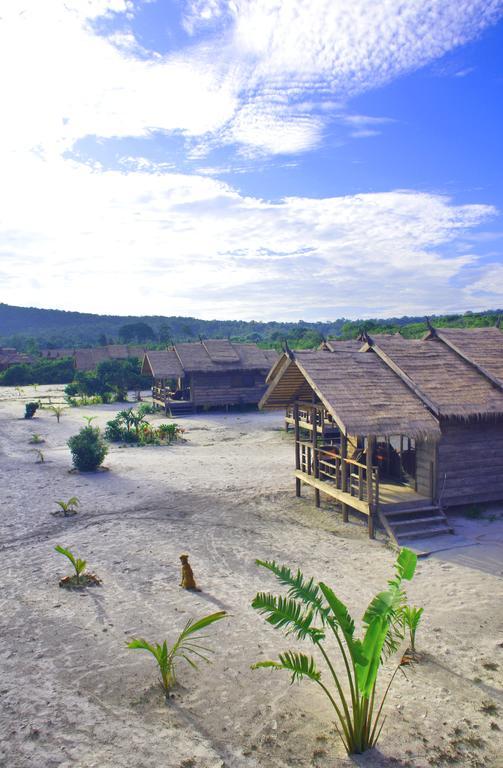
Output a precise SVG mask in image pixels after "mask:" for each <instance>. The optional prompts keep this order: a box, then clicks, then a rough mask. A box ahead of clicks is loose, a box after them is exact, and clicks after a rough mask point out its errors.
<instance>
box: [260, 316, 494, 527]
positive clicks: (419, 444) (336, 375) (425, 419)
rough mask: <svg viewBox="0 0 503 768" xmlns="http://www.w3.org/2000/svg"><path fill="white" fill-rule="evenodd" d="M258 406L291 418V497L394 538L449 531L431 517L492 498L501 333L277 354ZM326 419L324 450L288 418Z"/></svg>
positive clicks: (432, 334) (432, 335)
mask: <svg viewBox="0 0 503 768" xmlns="http://www.w3.org/2000/svg"><path fill="white" fill-rule="evenodd" d="M268 385H269V386H268V390H267V392H266V394H265V395H264V397H263V398H262V401H261V407H263V408H277V407H281V408H283V407H287V408H290V409H291V408H293V409H294V412H295V416H296V424H295V430H296V472H295V474H296V481H297V482H296V487H297V493H298V494H300V488H301V484H302V483H307V484H309V485H312V486H313V487H314V488H315V491H316V500H317V503H319V493H320V491H322V492H326V493H328V494H329V495H331V496H332V497H334V498H336V499H337V500H338V501H339V502H340V503H341V504H342V506H343V512H344V514H345V516H347V508H348V507H350V508H352V509H356V510H358V511H359V512H364V513H365V514H367V515H368V519H369V530H370V532H371V533H372V530H373V518H374V517H375V516H376V515H378V516H379V518H380V519H381V522H382V523H383V525H384V526H385V527H386V528H387V530H388V532H390V533H391V534H392V535H393V536H394V537H395V538H396V539H397V540H399V539H400V538H402V539H403V538H406V537H408V536H410V535H433V534H434V533H440V532H444V531H446V530H448V526H447V522H446V518H445V516H444V515H443V512H442V509H443V508H445V507H449V506H454V505H456V504H467V503H480V502H484V501H490V500H496V499H498V500H499V499H503V334H502V333H501V332H500V331H499V330H498V329H497V328H478V329H473V330H472V329H439V330H436V329H434V328H430V331H429V332H428V334H427V335H426V336H425V337H424V338H423V339H421V340H409V339H404V338H402V337H401V336H400V335H393V336H384V335H382V336H377V335H376V336H374V337H370V336H368V335H367V336H366V337H365V338H364V339H363V341H361V342H359V344H358V349H357V350H355V349H348V347H347V345H344V344H341V346H339V343H338V342H332V343H331V347H330V348H329V349H328V348H325V349H324V350H322V351H316V352H296V353H293V352H291V351H288V352H287V353H285V355H283V357H282V358H281V359H280V360H279V361H278V363H277V365H276V366H275V368H274V369H273V371H272V372H271V374H270V376H269V378H268ZM306 411H311V413H314V414H316V416H315V417H311V419H312V420H313V419H316V418H318V420H319V419H320V414H321V419H322V420H323V421H326V420H332V421H333V422H334V423H335V424H336V425H337V427H338V429H339V434H338V435H337V437H336V439H334V440H332V441H331V442H332V444H331V445H329V446H327V445H326V444H325V445H320V444H319V443H320V440H321V441H322V442H325V443H326V440H325V437H324V436H323V434H322V436H320V435H319V431H318V433H315V432H314V431H313V432H312V433H311V434H309V433H308V432H307V430H306V429H305V427H306V425H305V423H303V421H302V419H301V418H299V413H301V412H306Z"/></svg>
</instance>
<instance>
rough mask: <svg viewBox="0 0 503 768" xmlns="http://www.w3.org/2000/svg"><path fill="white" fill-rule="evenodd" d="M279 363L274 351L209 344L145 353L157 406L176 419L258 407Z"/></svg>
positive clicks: (226, 343)
mask: <svg viewBox="0 0 503 768" xmlns="http://www.w3.org/2000/svg"><path fill="white" fill-rule="evenodd" d="M277 359H278V355H277V353H276V352H275V351H274V350H270V349H260V348H259V347H257V345H256V344H237V343H234V342H231V341H229V340H227V339H205V340H201V341H200V342H196V343H184V344H176V345H175V346H173V347H171V348H170V349H167V350H164V351H153V350H149V351H147V352H145V356H144V358H143V366H142V373H143V374H144V375H147V376H152V378H153V379H154V385H153V387H152V398H153V401H154V404H155V405H157V406H159V407H161V408H164V409H165V411H166V413H168V412H170V413H171V414H172V415H174V414H180V413H191V412H194V411H196V410H197V408H199V407H213V406H219V407H222V406H225V407H226V408H228V407H229V406H230V405H239V404H257V403H258V402H259V400H260V398H261V397H262V395H263V394H264V392H265V389H266V383H265V382H266V376H267V373H268V372H269V370H270V368H271V366H272V365H273V363H275V362H276V361H277Z"/></svg>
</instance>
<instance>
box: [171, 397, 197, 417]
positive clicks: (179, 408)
mask: <svg viewBox="0 0 503 768" xmlns="http://www.w3.org/2000/svg"><path fill="white" fill-rule="evenodd" d="M166 407H167V410H168V413H170V414H171V416H172V417H173V418H174V417H175V416H187V414H189V413H194V404H193V403H192V402H188V401H187V400H170V402H169V403H167V404H166Z"/></svg>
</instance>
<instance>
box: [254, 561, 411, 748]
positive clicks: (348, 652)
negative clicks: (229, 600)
mask: <svg viewBox="0 0 503 768" xmlns="http://www.w3.org/2000/svg"><path fill="white" fill-rule="evenodd" d="M256 562H257V565H260V566H262V567H263V568H267V569H268V570H270V571H271V572H272V573H273V574H274V575H275V576H276V578H277V579H278V581H279V582H280V583H281V584H283V585H284V586H286V587H287V588H288V591H287V596H286V597H285V596H278V597H275V596H274V595H271V594H267V593H264V592H259V593H258V594H257V595H256V597H255V599H254V600H253V602H252V607H253V608H255V609H256V610H257V611H258V612H259V613H261V614H263V615H265V616H266V621H267V622H268V623H269V624H272V626H273V627H275V628H276V629H284V630H285V631H286V634H287V635H293V636H294V637H296V638H297V639H298V640H310V641H311V642H312V643H313V645H314V646H315V647H316V649H317V650H318V651H319V652H320V654H321V656H322V657H323V659H324V662H325V664H326V667H327V670H328V674H329V679H330V681H329V682H327V683H325V682H324V680H323V679H322V673H321V671H320V670H319V669H318V666H317V663H316V660H315V658H314V657H313V656H308V655H306V654H304V653H300V652H298V651H293V650H289V651H285V652H284V653H281V654H279V660H278V661H260V662H258V663H256V664H254V665H253V667H252V669H258V668H259V667H268V668H271V669H284V670H286V671H287V672H290V674H291V682H292V683H293V682H295V681H300V680H301V679H303V678H307V679H309V680H311V681H313V682H314V683H316V684H317V685H319V686H320V688H321V689H322V690H323V692H324V693H325V694H326V696H327V697H328V698H329V700H330V702H331V704H332V706H333V708H334V710H335V715H336V727H337V731H338V733H339V736H340V738H341V740H342V742H343V744H344V747H345V749H346V751H347V753H348V754H354V753H362V752H365V750H367V749H370V748H372V747H373V746H375V744H376V743H377V740H378V738H379V736H380V734H381V730H382V727H383V725H384V719H382V712H383V705H384V702H385V700H386V697H387V695H388V692H389V690H390V687H391V684H392V682H393V680H394V678H395V675H396V673H397V671H398V670H399V669H400V664H398V666H397V667H396V669H395V670H394V672H393V674H392V675H391V679H390V681H389V683H388V685H387V687H386V688H385V690H384V693H383V695H382V696H381V697H380V701H378V696H377V691H376V687H377V678H378V673H379V668H380V665H381V664H382V663H383V661H384V660H385V659H386V658H388V657H389V656H390V655H391V654H392V653H394V652H395V651H396V650H397V649H398V646H399V644H400V642H401V641H402V640H403V632H402V628H403V622H402V618H401V617H402V611H403V608H404V606H405V605H406V595H405V592H404V590H403V587H402V582H403V581H404V580H406V581H410V580H411V579H412V577H413V575H414V571H415V569H416V562H417V557H416V555H415V554H414V552H412V551H411V550H409V549H402V550H401V551H400V554H399V555H398V558H397V560H396V563H395V575H394V577H393V578H392V579H390V580H389V581H388V588H387V589H386V590H384V591H383V592H379V593H378V594H377V595H376V596H375V597H374V598H373V600H372V601H371V603H370V605H369V606H368V608H367V610H366V611H365V613H364V615H363V626H364V635H363V638H362V639H358V638H356V637H355V623H354V621H353V619H352V618H351V616H350V614H349V611H348V609H347V608H346V606H345V605H344V603H343V602H341V600H339V598H338V597H336V595H335V594H334V592H333V591H332V590H331V589H330V587H328V586H327V585H326V584H324V583H323V582H320V583H319V584H316V583H315V581H314V579H312V578H311V579H309V580H307V579H306V578H305V577H304V575H303V574H302V573H301V571H300V570H298V571H297V573H296V574H295V575H294V574H293V573H292V571H291V570H290V569H289V568H287V567H286V566H279V565H277V564H276V563H275V562H274V561H272V562H264V561H261V560H257V561H256ZM330 637H331V638H332V639H333V640H334V641H335V644H336V646H337V649H338V652H339V653H340V655H341V657H342V662H343V664H342V667H343V670H344V671H343V672H342V673H340V672H339V671H338V670H336V667H335V664H334V661H333V659H332V658H331V657H330V655H329V652H330V651H329V649H328V648H327V647H326V645H327V640H328V639H329V638H330Z"/></svg>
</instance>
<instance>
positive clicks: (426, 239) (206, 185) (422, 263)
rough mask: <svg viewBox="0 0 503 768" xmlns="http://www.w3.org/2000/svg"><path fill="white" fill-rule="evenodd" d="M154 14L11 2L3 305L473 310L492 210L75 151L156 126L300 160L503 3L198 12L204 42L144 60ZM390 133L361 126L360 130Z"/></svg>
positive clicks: (5, 68)
mask: <svg viewBox="0 0 503 768" xmlns="http://www.w3.org/2000/svg"><path fill="white" fill-rule="evenodd" d="M135 5H136V4H135V3H133V2H132V0H89V2H84V0H65V2H63V0H61V1H59V0H51V2H45V3H42V2H40V0H24V2H23V1H22V0H4V2H3V3H2V8H1V11H0V16H1V18H0V67H1V71H2V72H3V73H4V76H3V77H2V78H1V80H0V104H1V107H2V119H1V120H0V163H1V168H2V183H1V184H0V259H1V265H2V266H1V270H2V271H1V274H2V277H3V284H4V286H5V287H6V288H8V293H7V294H6V295H5V296H4V297H3V300H6V301H9V302H11V303H17V304H22V305H26V304H32V305H44V306H59V307H63V308H68V309H70V308H72V309H81V310H87V311H100V312H117V313H127V312H131V313H141V312H145V313H147V312H158V313H162V314H168V313H172V312H173V313H180V314H182V313H189V314H196V315H199V316H202V317H216V316H218V317H236V316H240V317H253V316H254V317H257V318H260V317H262V318H265V317H272V316H275V317H284V318H298V317H299V316H304V317H306V318H308V317H316V318H319V317H327V316H330V315H332V316H334V315H341V314H346V315H351V314H362V313H363V312H365V313H366V314H373V313H377V314H381V315H382V314H386V313H390V314H392V313H399V312H401V311H403V312H415V311H417V312H423V311H432V310H435V309H440V308H443V309H453V310H454V309H461V308H463V307H464V306H465V304H466V302H467V293H466V290H465V289H464V288H463V287H462V286H464V285H465V284H466V280H467V274H468V272H469V271H470V270H473V269H475V268H477V265H478V262H477V258H476V256H475V255H472V254H467V253H465V252H463V251H461V252H460V251H459V250H457V251H456V249H455V245H456V239H457V237H458V235H459V237H461V236H462V235H464V234H466V230H469V229H470V228H471V227H475V226H476V225H477V224H479V223H480V222H482V221H484V220H485V219H486V218H487V217H489V216H490V215H491V214H492V213H493V210H492V209H491V207H490V206H477V205H468V206H456V205H454V204H452V203H451V201H450V200H449V199H447V198H445V197H441V196H435V195H428V194H418V193H414V192H410V191H409V192H407V191H395V192H389V193H381V194H374V195H356V196H348V197H338V198H328V199H311V198H295V197H291V198H288V199H285V200H283V201H281V202H279V203H270V202H266V201H265V200H261V199H259V198H257V197H246V196H243V195H240V194H239V193H238V192H236V191H235V190H234V189H232V188H231V187H229V186H227V185H225V184H223V183H222V182H220V181H218V180H217V179H216V178H213V177H212V173H215V172H218V169H217V170H215V169H214V168H212V167H209V168H207V169H206V173H205V174H203V173H201V174H199V175H193V176H189V175H183V174H177V173H175V172H173V170H174V169H172V168H171V167H170V166H169V165H167V164H166V163H163V162H162V160H161V161H159V160H153V159H151V158H149V157H148V156H144V155H148V152H147V150H146V149H145V142H142V153H141V155H142V156H137V157H134V156H132V155H133V154H134V153H133V150H132V149H131V150H130V149H129V148H128V150H127V151H128V153H130V154H128V156H127V157H126V158H124V159H123V161H122V168H123V171H122V172H119V171H109V170H104V168H103V167H102V166H101V165H100V164H99V162H98V161H95V162H94V163H90V164H89V165H84V164H79V163H77V162H75V161H73V160H69V159H65V154H64V153H65V152H66V151H67V150H69V149H71V148H72V147H73V146H74V144H75V142H76V141H77V140H78V139H81V138H82V137H85V136H93V137H98V139H107V138H110V137H147V138H148V137H149V136H150V135H151V133H152V132H153V131H165V132H168V133H172V134H176V135H181V136H183V137H185V138H186V140H187V141H189V142H192V145H191V153H192V156H193V157H202V156H204V155H205V154H206V153H207V152H208V150H209V149H211V148H214V147H217V146H218V145H220V144H225V143H230V142H236V143H238V144H239V145H241V147H242V153H243V154H245V155H246V154H247V155H251V156H252V157H253V156H255V155H256V153H265V154H271V155H274V154H281V153H287V154H292V153H299V152H301V151H304V150H306V149H309V148H312V147H313V146H316V145H317V144H318V143H319V142H320V141H321V140H322V137H323V130H324V126H325V125H326V121H327V120H329V119H331V118H330V116H331V115H333V116H334V117H335V118H336V119H340V117H341V109H342V106H341V105H342V104H343V103H344V101H345V100H346V99H347V98H348V97H349V96H351V95H353V94H355V93H358V92H361V91H363V90H365V89H369V88H372V87H375V86H376V85H379V84H380V83H383V82H386V81H387V80H390V79H392V78H393V77H396V76H398V75H400V74H402V73H403V72H406V71H408V70H411V69H414V68H416V67H419V66H422V65H423V64H425V63H426V62H428V61H430V60H432V59H433V58H435V57H438V56H440V55H441V54H442V53H444V52H445V51H447V50H450V49H451V48H453V47H455V46H457V45H459V44H461V43H463V42H465V41H466V40H468V39H471V38H472V37H473V36H475V35H477V34H478V33H479V32H480V31H481V30H482V29H483V28H484V27H485V26H486V25H487V24H489V23H491V22H492V21H494V20H495V18H496V16H497V15H498V13H499V11H500V9H501V7H502V5H501V2H500V0H456V2H455V1H454V0H428V2H426V1H424V2H418V0H404V2H402V3H400V12H398V11H397V4H396V2H395V1H394V0H383V1H382V2H379V3H375V2H373V1H372V2H371V0H354V2H353V3H351V4H347V3H342V2H338V1H337V2H336V1H335V0H311V2H309V3H307V2H305V0H288V2H286V0H285V2H274V3H272V2H270V0H247V1H246V2H245V1H244V0H234V2H232V1H231V0H229V2H223V1H222V0H194V1H193V2H191V3H190V4H189V3H187V4H186V6H185V8H186V11H187V12H186V15H185V26H186V29H187V30H188V31H189V32H190V33H191V35H192V37H191V38H190V44H187V45H186V46H185V47H184V48H183V49H180V50H176V51H173V52H172V53H169V54H166V55H164V54H163V55H161V54H159V53H156V52H150V53H149V52H147V51H145V50H143V49H142V50H140V49H139V48H138V46H137V44H136V40H135V38H134V13H135ZM114 13H121V14H124V15H125V16H126V17H127V18H128V19H129V20H130V25H131V31H130V32H127V31H126V32H124V31H122V32H121V33H120V34H119V33H117V32H116V33H114V34H113V35H111V37H110V38H106V37H102V36H98V35H97V34H96V33H95V31H94V29H93V26H92V22H94V21H96V20H98V19H99V18H100V17H102V16H103V15H108V16H110V17H111V18H112V16H113V14H114ZM5 73H10V76H9V77H7V76H5ZM388 121H389V118H383V117H371V116H365V115H346V117H345V123H346V125H347V126H349V128H350V129H352V130H353V131H354V133H356V134H358V133H360V135H362V132H366V135H368V133H369V132H370V131H376V130H378V129H379V128H380V126H381V125H383V124H384V122H388ZM139 154H140V153H139ZM130 155H131V156H130ZM225 162H226V163H227V162H228V160H227V159H226V160H225ZM468 234H469V233H468ZM446 248H447V249H450V250H451V251H453V252H455V253H456V255H455V256H453V257H452V256H451V257H448V256H446V255H445V249H446ZM477 274H479V273H477ZM481 275H482V273H480V274H479V278H480V279H481V280H482V277H481ZM484 290H485V289H484V284H483V283H481V285H480V289H474V291H473V292H472V293H471V294H470V305H471V307H472V308H474V303H475V304H476V303H477V301H478V300H479V299H478V298H477V297H478V296H481V297H483V296H486V294H484ZM498 290H499V289H498ZM486 299H487V296H486ZM480 301H481V302H482V298H481V299H480ZM362 308H365V309H362Z"/></svg>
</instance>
